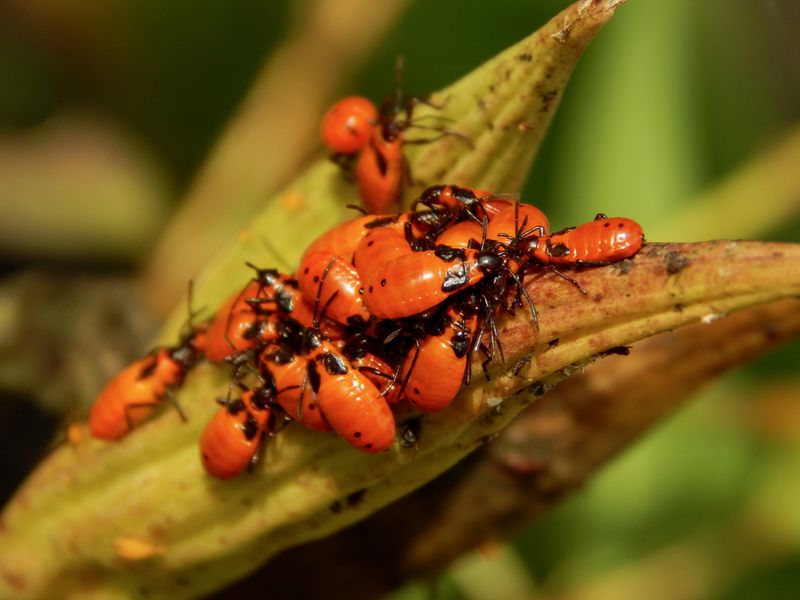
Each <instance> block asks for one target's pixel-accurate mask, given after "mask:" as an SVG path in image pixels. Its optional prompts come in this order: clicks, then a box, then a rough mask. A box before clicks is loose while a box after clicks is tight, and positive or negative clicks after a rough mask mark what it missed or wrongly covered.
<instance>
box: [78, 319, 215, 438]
mask: <svg viewBox="0 0 800 600" xmlns="http://www.w3.org/2000/svg"><path fill="white" fill-rule="evenodd" d="M204 345H205V331H204V330H203V329H202V328H195V329H193V330H192V331H191V333H190V334H189V335H187V336H186V337H185V338H184V339H183V340H182V341H181V343H180V344H179V345H177V346H174V347H171V348H161V349H157V350H154V351H153V352H151V353H150V354H148V355H147V356H146V357H144V358H142V359H140V360H137V361H136V362H134V363H132V364H130V365H128V366H127V367H126V368H125V369H123V370H122V371H121V372H120V373H119V374H117V375H116V376H115V377H114V378H113V379H112V380H111V381H109V382H108V384H106V386H105V388H103V390H102V391H101V392H100V394H98V396H97V398H96V399H95V401H94V404H92V408H91V409H90V411H89V431H90V432H91V434H92V436H94V437H96V438H100V439H105V440H115V439H119V438H121V437H122V436H124V435H125V434H127V433H128V432H129V431H130V430H131V429H132V428H133V427H135V426H136V425H138V424H139V423H141V422H142V421H144V420H145V419H147V418H148V417H149V416H150V415H151V414H152V413H153V412H154V411H155V410H156V408H157V407H158V405H159V404H160V403H161V401H162V400H163V399H164V398H166V397H169V398H170V399H172V389H173V388H175V387H177V386H179V385H181V383H183V379H184V377H185V376H186V373H187V372H188V371H189V370H190V369H191V368H192V367H194V365H195V364H196V363H197V361H198V360H199V359H200V357H201V356H202V353H203V349H204ZM173 403H174V404H175V407H176V408H177V409H178V414H179V415H180V416H181V418H182V419H183V420H185V416H184V414H183V412H182V411H181V409H180V407H179V406H178V404H177V403H175V402H174V399H173Z"/></svg>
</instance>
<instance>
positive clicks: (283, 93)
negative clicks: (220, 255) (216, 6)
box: [143, 0, 407, 312]
mask: <svg viewBox="0 0 800 600" xmlns="http://www.w3.org/2000/svg"><path fill="white" fill-rule="evenodd" d="M406 4H407V0H386V1H382V2H372V1H370V0H341V1H339V2H325V1H324V0H313V1H311V2H303V3H299V4H298V6H299V7H301V8H302V10H300V11H299V12H298V14H297V15H296V19H295V27H294V31H293V33H291V34H290V35H289V37H288V39H287V40H286V41H285V42H284V43H283V45H282V46H281V47H280V48H279V49H278V50H277V51H276V52H275V53H274V54H273V55H272V56H271V57H270V59H269V60H268V61H267V63H266V65H265V66H264V67H263V69H262V71H261V73H260V75H259V76H258V78H257V80H256V81H255V83H254V85H253V87H252V89H251V90H250V93H249V95H248V96H247V98H246V99H245V101H244V103H243V105H242V107H241V108H240V110H239V112H238V114H237V115H236V116H235V117H234V118H233V120H232V121H231V123H230V124H229V126H228V128H227V130H226V131H225V133H224V134H223V136H222V137H221V138H220V140H219V142H218V144H217V145H216V147H215V150H214V152H213V153H212V155H211V156H210V157H209V158H208V160H207V161H206V164H205V165H204V166H203V168H202V170H201V172H200V174H199V176H198V177H197V178H196V179H195V181H194V184H193V185H192V188H191V189H190V190H189V192H188V194H187V196H186V198H185V199H184V202H183V205H182V207H181V208H180V209H179V210H178V212H177V213H176V214H175V216H174V218H173V220H172V224H171V225H170V227H169V228H168V229H167V230H166V232H165V233H164V235H163V236H162V238H161V240H160V243H159V244H158V246H157V247H156V248H155V251H154V252H153V254H152V258H151V260H150V263H149V266H148V268H147V270H146V272H145V273H144V279H143V283H144V286H145V294H146V296H147V298H148V299H149V301H150V303H151V304H152V305H153V306H154V307H155V308H156V309H158V310H160V311H162V312H165V311H166V310H168V309H170V308H172V307H173V306H174V305H175V304H176V303H177V301H178V299H179V297H180V295H181V294H182V293H183V291H184V290H185V289H186V281H187V280H188V279H189V278H192V277H194V276H195V275H196V274H197V273H198V272H199V271H200V269H201V268H202V267H203V266H204V265H206V264H207V263H208V262H209V260H210V259H211V257H212V256H214V254H215V253H217V252H218V250H219V248H220V247H223V246H226V245H228V244H229V243H230V241H231V240H233V239H235V236H236V233H237V232H238V231H239V230H240V229H241V228H242V227H243V226H244V225H245V224H246V223H247V222H248V221H249V220H250V217H251V216H252V213H253V212H254V211H255V210H256V209H257V208H259V205H260V204H261V203H263V202H265V201H266V200H267V198H268V197H269V195H270V194H271V193H272V192H274V191H275V190H277V189H279V188H280V187H281V186H283V185H284V184H285V183H286V181H287V180H288V179H289V178H290V177H291V176H293V175H295V174H296V172H297V170H298V168H299V167H300V165H301V164H302V162H303V161H304V160H305V159H306V158H307V157H308V155H309V149H313V148H315V147H316V146H317V142H316V133H317V129H318V123H319V118H320V115H321V114H322V112H323V110H324V107H325V105H326V103H327V102H328V101H329V100H330V98H331V96H332V95H333V94H334V93H335V91H336V89H337V88H338V87H339V86H340V85H341V83H342V81H343V80H344V78H345V77H346V76H347V75H349V74H350V73H351V72H352V70H353V69H355V67H356V66H357V65H358V64H359V62H360V61H361V60H363V58H364V57H366V56H368V55H369V50H370V48H371V47H372V46H373V45H374V44H375V43H377V41H378V40H380V38H381V36H382V34H383V33H384V32H385V31H386V29H388V27H389V26H390V25H391V24H392V23H393V22H394V19H395V18H396V17H397V16H398V15H399V14H400V12H401V10H402V9H403V8H404V7H405V5H406Z"/></svg>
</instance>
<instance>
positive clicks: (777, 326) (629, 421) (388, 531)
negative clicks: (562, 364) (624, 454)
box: [218, 300, 800, 598]
mask: <svg viewBox="0 0 800 600" xmlns="http://www.w3.org/2000/svg"><path fill="white" fill-rule="evenodd" d="M798 334H800V301H797V300H784V301H780V302H776V303H773V304H770V305H766V306H763V307H759V308H755V309H751V310H747V311H744V312H741V313H737V314H734V315H732V316H729V317H724V318H721V319H717V320H714V321H713V322H709V323H702V322H701V323H697V324H695V325H690V326H687V327H684V328H682V329H680V330H678V331H675V332H672V333H666V334H662V335H659V336H656V337H654V338H650V339H647V340H644V341H642V342H640V343H638V344H636V345H634V346H633V347H632V348H631V349H630V355H629V356H608V357H606V358H604V359H603V360H602V361H600V362H599V363H597V364H595V365H592V366H590V367H588V368H587V369H586V370H585V372H584V373H582V374H578V375H575V376H573V377H571V378H569V379H567V380H565V381H563V382H562V383H560V384H558V386H557V387H555V388H554V389H552V390H551V391H549V392H547V393H545V390H546V387H545V386H541V385H538V384H537V385H535V386H534V387H533V388H532V389H531V390H529V391H528V392H527V393H531V394H534V395H535V394H543V395H542V396H541V397H540V398H538V399H537V400H536V401H534V402H533V404H532V405H531V406H530V407H529V408H528V409H527V410H526V411H524V412H523V413H522V414H521V415H520V416H519V417H517V419H516V420H515V421H514V422H512V423H511V425H509V427H507V428H506V429H505V430H504V431H503V433H502V434H501V435H500V436H499V438H498V439H496V440H495V441H494V442H493V443H491V444H490V445H489V446H488V447H487V448H485V449H484V450H481V451H480V452H478V453H476V454H474V455H472V456H471V457H470V458H469V459H468V460H466V461H463V462H462V463H460V464H459V465H457V466H456V467H454V468H453V469H451V470H450V471H449V472H448V473H446V474H445V475H444V476H442V477H440V478H439V479H437V480H435V481H433V482H432V483H430V484H428V485H426V486H425V487H423V488H421V489H420V490H419V491H417V492H416V493H414V494H412V495H410V496H407V497H406V498H403V499H402V500H400V501H398V502H396V503H395V504H393V505H391V506H390V507H388V508H386V509H384V510H383V511H381V512H379V513H377V514H375V515H373V516H372V517H370V518H369V519H368V520H366V521H364V522H362V523H359V524H357V525H355V526H354V527H351V528H350V529H348V530H346V531H344V532H342V533H341V534H339V535H337V536H334V537H331V538H327V539H324V540H320V541H318V542H314V543H311V544H307V545H305V546H302V547H299V548H295V549H292V550H290V551H288V552H285V553H283V554H281V555H280V556H278V557H277V558H276V559H275V560H273V561H272V562H271V563H269V564H268V565H267V566H266V567H265V568H264V569H262V570H261V571H260V572H259V573H257V574H256V575H254V576H253V577H251V578H248V579H246V580H244V581H242V582H240V583H238V584H236V585H235V586H234V587H232V588H229V589H228V590H227V591H226V592H224V593H221V594H220V595H219V596H218V597H219V598H234V597H235V598H242V597H251V596H248V595H247V594H248V593H252V591H253V590H257V589H263V585H265V583H266V582H270V586H271V587H272V589H273V590H274V592H275V593H276V595H278V596H280V597H287V598H292V597H298V598H299V597H308V596H311V597H314V596H315V595H320V594H324V593H325V590H330V589H336V590H339V591H340V592H341V593H342V594H345V593H346V594H347V595H348V596H349V597H352V598H371V597H376V596H378V595H380V594H382V593H385V592H387V591H389V590H390V589H392V588H393V587H395V586H396V585H398V584H399V583H401V582H403V581H406V580H408V579H411V578H415V577H420V576H422V575H425V574H429V573H431V572H434V571H436V570H437V569H439V568H441V567H443V566H445V565H447V564H448V563H449V562H451V561H452V560H453V559H455V558H456V557H458V556H459V555H460V554H462V553H463V552H465V551H466V550H468V549H470V548H473V547H475V546H476V545H477V544H479V543H481V542H482V541H484V540H487V539H491V538H495V537H497V536H500V535H503V534H506V533H509V532H510V531H512V530H514V529H515V528H517V527H519V526H521V525H522V524H524V523H526V522H528V521H529V520H530V519H531V518H532V517H535V516H536V515H538V514H541V513H542V512H544V511H546V510H547V509H549V508H550V507H552V506H553V505H554V504H555V503H557V502H558V501H559V500H560V499H562V498H563V497H564V496H565V495H567V494H569V493H571V492H572V491H574V490H576V489H578V488H580V486H581V485H582V484H583V483H584V482H585V481H586V480H587V479H588V478H590V477H591V476H592V475H593V474H594V473H595V472H596V471H597V470H598V469H599V468H600V467H601V466H602V465H603V464H604V463H605V462H606V461H608V460H609V459H611V458H612V457H613V456H615V455H616V454H618V453H619V452H620V451H622V450H623V449H624V448H625V447H627V446H628V445H629V444H630V443H631V442H632V441H634V440H635V439H636V438H637V437H639V436H640V435H642V434H643V433H644V432H645V431H647V429H649V428H650V427H651V426H653V425H654V424H656V423H658V422H659V421H661V420H662V419H663V418H664V417H666V416H667V415H669V414H670V413H671V412H673V411H674V410H675V409H677V408H678V407H680V406H681V405H682V404H683V402H684V401H685V400H686V399H687V398H688V397H689V395H690V394H691V392H693V391H694V390H695V389H697V388H698V387H699V386H701V385H702V384H704V383H705V382H707V381H709V380H710V379H711V378H712V377H714V376H715V375H717V374H719V373H722V372H724V371H726V370H729V369H731V368H734V367H736V366H737V365H740V364H742V363H744V362H746V361H748V360H751V359H752V358H754V357H756V356H758V355H760V354H763V353H764V352H766V351H768V350H770V349H772V348H774V347H775V346H776V345H778V344H780V343H782V342H784V341H786V340H789V339H791V338H793V337H796V336H797V335H798ZM330 557H336V560H337V562H336V568H335V569H325V570H324V571H317V575H316V576H315V577H314V578H308V577H303V576H302V574H303V573H307V572H309V571H310V570H311V569H313V568H314V565H318V564H322V563H323V562H324V561H329V560H330ZM282 582H285V584H284V583H282ZM276 586H277V588H276ZM252 597H255V595H253V596H252Z"/></svg>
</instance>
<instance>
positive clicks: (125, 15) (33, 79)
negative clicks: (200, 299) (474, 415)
mask: <svg viewBox="0 0 800 600" xmlns="http://www.w3.org/2000/svg"><path fill="white" fill-rule="evenodd" d="M567 4H568V2H566V1H563V0H560V1H556V0H547V1H540V2H523V1H521V0H497V1H495V2H493V3H491V4H487V3H485V2H480V1H479V0H460V1H458V0H429V1H427V2H417V3H415V4H413V5H412V6H411V7H410V9H409V10H408V11H407V13H406V14H405V15H404V16H403V17H402V18H401V20H400V21H399V22H398V23H397V25H396V27H395V28H394V29H393V31H392V32H391V33H390V34H389V35H388V36H387V38H386V40H385V43H384V44H383V45H382V47H381V48H380V49H379V50H378V52H376V53H375V55H374V56H373V57H371V59H370V60H369V62H368V63H367V65H366V66H365V68H363V69H362V71H361V73H360V74H359V76H358V77H357V78H356V80H355V81H354V82H353V83H352V85H351V86H349V87H348V88H347V90H342V92H343V93H344V92H346V91H347V92H354V93H362V94H365V95H368V96H371V97H373V98H376V99H377V98H380V97H382V96H384V95H385V94H386V93H387V92H389V91H391V88H392V85H393V65H394V61H395V57H396V56H397V55H398V54H402V55H403V56H404V57H405V65H406V69H405V72H404V74H403V86H404V88H405V89H406V90H408V91H409V92H411V93H420V94H423V93H425V91H427V90H432V89H436V88H438V87H441V85H443V84H444V83H445V82H448V81H451V80H454V79H456V78H457V77H458V76H460V75H461V74H463V73H465V72H467V71H468V70H470V69H471V68H473V67H474V66H475V65H477V64H479V63H480V62H482V61H483V60H485V59H486V58H488V57H489V56H491V55H493V54H494V53H496V52H497V51H499V50H501V49H502V48H504V47H506V46H507V45H508V44H509V43H510V42H512V41H515V40H517V39H520V38H522V37H523V36H525V35H526V34H528V33H529V32H530V31H531V30H533V29H534V28H535V27H536V26H538V25H539V24H541V23H543V22H544V21H546V20H547V19H548V18H549V17H550V16H552V15H553V14H555V13H556V12H557V11H558V10H560V9H561V8H563V7H564V6H566V5H567ZM289 10H290V3H289V2H287V1H283V2H257V1H255V0H232V1H230V2H226V3H207V4H204V5H203V6H202V10H200V9H198V5H197V4H196V3H191V2H188V1H187V0H181V1H179V2H166V3H165V2H158V1H156V0H146V1H139V2H133V1H131V0H127V1H126V0H114V1H112V2H106V3H102V4H97V5H89V4H80V3H79V4H74V3H64V2H54V1H51V0H27V1H25V0H3V2H2V3H0V130H6V131H24V130H26V129H28V128H31V127H34V126H36V125H39V124H41V123H43V122H45V121H47V120H49V119H50V118H52V117H55V116H59V115H61V114H64V113H70V112H74V111H81V112H83V111H89V112H94V113H99V114H102V115H104V118H110V119H112V120H114V121H116V122H117V123H118V124H119V126H120V128H121V129H123V130H124V132H125V133H124V135H125V136H127V137H129V138H130V139H132V140H135V142H134V143H135V144H136V145H137V146H138V147H141V148H142V149H143V150H144V151H145V152H147V154H148V155H149V157H148V160H152V161H154V162H156V163H157V164H159V165H160V166H161V169H162V172H163V173H165V174H166V179H168V180H170V181H172V182H175V183H176V184H177V186H178V187H182V186H185V184H186V183H187V182H188V181H189V180H190V178H191V176H192V174H193V173H194V172H195V171H196V170H197V168H198V167H199V165H200V162H201V161H202V159H203V157H204V156H206V154H207V152H208V150H209V148H210V146H211V144H212V143H213V141H214V139H215V137H216V136H217V134H218V133H219V131H220V129H221V128H222V127H223V125H224V123H225V122H226V120H227V119H228V118H229V117H230V115H231V113H232V111H233V110H234V109H235V107H236V106H237V103H238V102H239V101H240V99H241V98H242V96H243V95H244V93H245V92H246V90H247V89H248V86H249V84H250V83H251V81H252V78H253V76H254V75H255V73H256V71H257V70H258V67H259V65H261V64H262V62H263V59H264V57H265V55H266V54H267V53H268V52H269V51H270V50H271V49H273V48H274V47H275V46H276V44H278V43H279V41H280V39H281V35H282V34H283V33H284V29H285V22H286V17H287V14H288V12H289ZM364 26H365V27H369V24H368V23H365V24H364ZM798 30H800V9H798V5H797V4H796V3H793V2H792V1H791V0H762V1H760V2H748V1H746V0H734V1H726V0H706V1H705V2H692V1H691V0H649V1H645V0H630V1H629V2H628V3H627V4H626V5H625V6H623V7H622V8H621V9H620V10H619V11H618V15H617V17H616V19H615V20H614V21H613V22H612V23H611V24H610V25H609V26H608V27H607V28H606V29H605V30H604V32H603V34H602V35H600V36H599V37H598V39H597V40H596V41H595V42H594V43H593V44H592V46H591V48H590V50H589V51H588V52H587V53H586V55H585V56H584V58H583V59H582V61H581V63H580V64H579V67H578V69H577V71H576V73H575V76H574V78H573V81H572V83H571V84H570V86H569V88H568V90H567V93H566V95H565V97H564V100H563V102H562V104H561V107H560V109H559V114H558V117H557V118H556V119H555V121H554V123H553V126H552V128H551V130H550V134H549V136H548V138H547V139H546V141H545V144H544V146H543V148H542V151H541V152H540V154H539V157H538V159H537V162H536V165H535V168H534V171H533V173H532V175H531V177H530V179H529V182H528V185H527V187H526V189H525V192H524V194H523V197H524V198H525V199H526V200H528V201H531V202H534V203H536V204H538V205H539V206H541V207H542V208H543V209H544V210H545V211H546V212H548V213H549V214H550V215H551V220H552V222H553V224H554V226H556V227H559V226H564V225H567V224H571V223H575V222H579V221H583V220H586V219H588V218H590V217H591V216H593V214H594V213H595V212H598V211H604V212H608V213H609V214H611V213H614V214H620V215H628V216H631V217H635V218H637V219H638V220H640V221H641V222H642V223H643V224H644V226H645V230H646V231H647V230H648V227H650V229H651V230H652V229H655V228H656V227H657V226H658V225H659V224H660V223H661V222H662V221H664V220H667V219H669V218H670V216H671V215H673V214H675V213H676V212H678V211H681V210H682V208H683V207H685V206H687V205H688V203H689V202H691V198H692V197H694V196H696V195H697V194H699V193H700V192H701V191H703V190H704V189H706V188H708V187H710V186H712V185H713V184H714V183H715V182H717V181H719V180H720V179H721V178H723V177H725V176H727V175H729V174H731V173H732V172H733V171H734V170H735V169H736V168H737V167H738V166H740V165H742V164H744V163H745V162H747V161H748V160H750V159H751V158H754V157H755V156H757V155H758V153H759V151H760V150H762V149H764V148H765V147H767V146H768V145H769V144H770V143H771V142H773V141H774V140H775V139H777V137H778V136H779V135H780V134H781V133H782V132H784V131H786V130H787V129H788V128H789V126H790V125H792V124H793V123H795V122H796V121H797V119H798V116H800V115H799V114H798V112H799V111H798V107H800V40H799V39H798V38H797V36H796V32H797V31H798ZM254 168H256V167H254ZM576 172H578V173H582V174H583V176H582V177H580V178H576V177H574V175H573V174H574V173H576ZM155 184H156V185H157V187H159V189H161V188H160V186H159V182H155ZM176 200H177V198H175V199H173V202H175V201H176ZM2 201H8V199H7V197H6V200H3V196H2V195H0V202H2ZM751 208H752V210H754V211H757V210H758V209H759V198H753V199H752V207H751ZM724 221H725V215H719V217H718V222H720V223H722V222H724ZM705 225H706V226H707V229H706V231H707V238H714V237H716V234H715V226H716V222H708V223H706V224H705ZM759 237H760V238H761V239H784V240H792V241H798V240H800V220H797V219H794V220H793V221H791V222H788V221H787V222H782V223H776V224H775V225H774V227H773V228H772V229H771V230H769V231H763V232H762V233H761V234H760V235H759ZM146 253H147V249H146V248H142V249H141V255H140V256H144V255H146ZM3 258H5V259H7V257H0V259H3ZM15 260H20V259H15ZM3 262H5V260H4V261H3ZM17 264H18V265H19V263H17ZM19 266H24V265H19ZM80 267H81V265H80V264H77V265H75V268H77V269H79V268H80ZM798 356H800V343H794V344H791V345H790V346H789V347H787V348H785V349H784V350H783V351H781V352H779V353H777V354H774V355H772V356H769V357H767V358H764V359H762V360H760V361H757V362H756V363H753V364H751V365H749V366H748V367H747V368H746V369H743V370H742V371H740V372H739V373H737V374H735V375H733V376H730V377H727V378H725V379H724V380H723V381H721V382H720V383H717V384H715V385H714V387H712V388H710V389H708V390H707V391H706V393H704V394H702V397H701V398H698V399H697V400H698V401H697V402H696V403H695V404H694V405H692V406H691V407H690V408H689V409H688V410H685V411H683V412H682V413H681V414H680V415H678V416H676V418H674V419H673V420H671V421H670V422H668V423H665V424H664V425H663V426H662V427H661V428H660V429H659V430H658V431H656V432H655V433H654V434H652V435H650V436H648V438H647V439H645V440H642V442H641V443H639V444H638V445H637V446H635V447H634V448H633V449H632V450H631V451H630V452H628V453H627V454H626V455H625V456H624V457H622V458H621V459H620V460H618V461H616V462H615V463H614V464H613V465H610V466H609V468H608V469H606V471H605V472H604V473H603V474H601V476H600V477H598V478H596V479H595V480H593V481H592V483H591V485H590V486H589V487H588V488H587V490H586V491H585V493H583V494H580V495H579V496H578V497H575V498H573V499H572V500H570V501H569V502H567V503H565V504H564V505H563V506H561V507H560V508H559V509H557V510H555V511H553V512H552V513H551V514H550V515H549V516H548V517H547V518H545V519H543V520H542V521H541V522H540V523H538V524H536V525H534V526H532V527H531V528H530V529H528V530H526V531H524V532H521V533H520V534H519V535H518V536H517V537H516V538H515V539H514V541H513V543H511V544H510V545H508V546H507V547H505V548H504V549H502V550H500V551H497V550H495V551H488V550H487V551H486V552H484V553H483V554H475V555H472V556H469V557H465V559H464V560H463V561H462V562H461V563H459V564H458V565H455V566H454V568H453V569H452V571H451V572H450V573H448V574H444V575H443V576H442V578H441V580H440V581H439V582H434V583H432V584H431V585H425V584H419V585H415V586H409V587H408V588H406V589H404V590H402V591H401V592H399V593H398V594H397V595H396V597H397V598H403V599H404V600H405V599H410V598H421V597H427V596H431V590H435V591H436V597H437V598H439V599H441V600H446V599H449V598H479V597H490V596H485V595H483V596H482V595H480V594H481V593H490V592H481V591H480V590H481V589H483V590H487V589H488V590H491V589H492V587H491V586H485V587H483V588H479V587H475V586H476V584H475V583H474V582H475V581H476V579H475V577H474V576H473V577H470V575H469V573H470V572H474V573H480V574H481V576H482V578H483V580H484V581H485V580H487V579H488V580H491V581H498V582H499V581H515V582H519V585H518V590H517V593H519V594H520V596H519V597H567V596H570V597H593V598H594V597H596V598H607V597H608V598H610V597H614V598H619V597H625V594H626V593H627V594H628V595H630V597H635V595H636V593H637V592H638V593H639V594H641V593H642V592H643V591H644V590H648V591H650V590H652V589H655V588H656V587H658V586H661V587H664V586H665V585H666V586H667V590H669V589H670V588H669V586H670V585H671V584H672V583H674V585H675V586H676V588H675V589H674V590H673V591H675V595H674V596H671V597H713V598H720V599H723V598H730V599H738V598H752V597H762V598H772V597H775V598H778V597H785V595H784V592H785V591H786V590H788V589H795V590H796V589H798V588H800V526H798V523H797V511H796V508H795V504H794V503H795V501H796V499H797V497H798V486H800V478H798V476H797V473H798V472H800V471H798V466H800V465H799V464H798V463H799V462H800V444H798V441H799V440H800V425H797V424H796V426H795V427H794V428H792V427H787V426H786V422H787V421H791V419H792V417H794V418H795V423H796V418H797V415H798V410H797V405H798V403H800V377H798V372H797V364H798ZM776 390H779V392H777V391H776ZM766 398H769V400H770V401H769V409H770V411H771V412H770V413H769V414H767V413H766V410H765V411H761V412H758V411H757V410H755V406H754V405H759V403H760V402H761V401H762V400H764V399H766ZM4 401H5V400H4ZM5 414H9V411H3V412H2V413H0V415H5ZM779 425H783V427H780V426H779ZM697 557H702V560H692V561H691V564H692V565H694V566H693V567H692V569H694V572H693V573H689V572H688V571H689V570H690V569H688V568H687V570H686V571H680V569H679V570H678V572H676V571H675V565H686V564H687V562H686V561H683V562H682V558H683V559H686V560H689V559H696V558H697ZM473 570H474V571H473ZM681 577H685V578H687V580H691V583H687V584H686V585H685V586H679V585H678V584H677V583H676V580H679V579H681ZM692 577H694V579H692ZM693 586H694V587H693ZM678 592H681V593H678ZM504 594H506V595H505V596H504V597H506V598H509V597H513V596H514V594H513V593H512V592H510V591H509V592H506V591H505V588H504ZM662 595H664V593H662ZM665 597H670V596H669V595H666V596H665Z"/></svg>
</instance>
